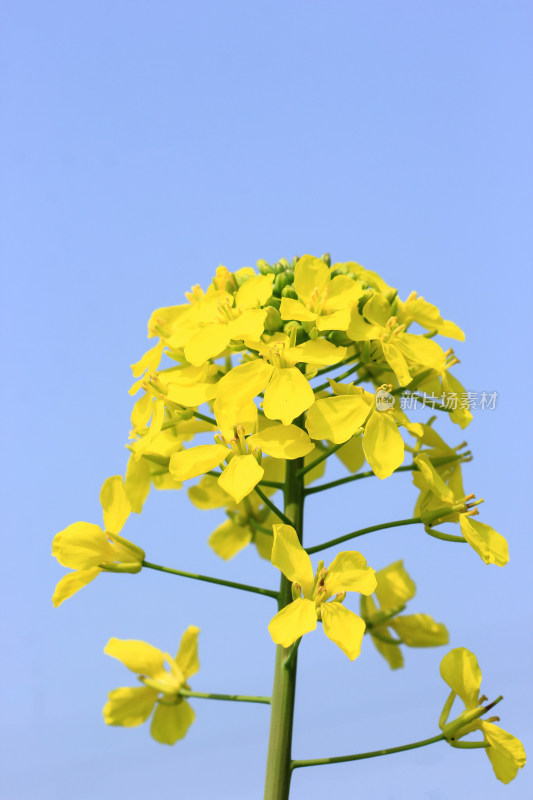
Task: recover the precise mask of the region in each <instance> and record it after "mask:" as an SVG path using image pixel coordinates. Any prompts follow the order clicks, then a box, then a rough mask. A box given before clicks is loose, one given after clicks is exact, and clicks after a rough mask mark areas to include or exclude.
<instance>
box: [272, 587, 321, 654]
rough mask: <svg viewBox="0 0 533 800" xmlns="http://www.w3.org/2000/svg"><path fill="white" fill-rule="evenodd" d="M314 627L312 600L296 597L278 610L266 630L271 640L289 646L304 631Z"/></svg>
mask: <svg viewBox="0 0 533 800" xmlns="http://www.w3.org/2000/svg"><path fill="white" fill-rule="evenodd" d="M315 628H316V611H315V604H314V603H313V602H312V600H304V599H302V598H298V600H294V601H293V602H292V603H289V605H288V606H285V608H282V609H281V611H278V613H277V614H276V616H275V617H273V618H272V619H271V620H270V623H269V625H268V630H269V632H270V635H271V637H272V641H273V642H275V643H276V644H280V645H282V647H290V646H291V644H294V642H295V641H296V639H299V638H300V636H303V635H304V633H309V632H310V631H314V630H315Z"/></svg>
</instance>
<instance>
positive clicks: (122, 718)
mask: <svg viewBox="0 0 533 800" xmlns="http://www.w3.org/2000/svg"><path fill="white" fill-rule="evenodd" d="M199 632H200V629H199V628H196V627H195V626H194V625H190V626H189V627H188V628H187V630H186V631H185V633H184V634H183V636H182V639H181V643H180V646H179V650H178V654H177V656H176V658H172V656H171V655H169V654H168V653H164V652H163V651H162V650H159V649H158V648H157V647H153V646H152V645H151V644H147V643H146V642H141V641H137V640H135V639H110V640H109V641H108V643H107V645H106V647H105V649H104V652H105V653H107V655H108V656H113V658H117V659H118V660H119V661H121V662H122V663H123V664H124V666H126V667H127V668H128V669H129V670H131V671H132V672H134V673H136V674H137V675H138V676H139V680H140V681H141V682H142V683H143V684H144V685H143V686H140V687H121V688H120V689H114V690H113V691H112V692H110V693H109V695H108V702H107V703H106V705H105V706H104V709H103V715H104V720H105V722H106V724H107V725H122V726H124V727H126V728H131V727H134V726H136V725H141V724H142V723H143V722H146V720H147V719H148V717H150V715H151V714H152V711H153V709H154V706H156V709H155V713H154V716H153V718H152V724H151V727H150V733H151V734H152V736H153V738H154V739H155V740H156V741H158V742H161V744H175V743H176V742H177V741H178V739H183V737H184V736H185V734H186V733H187V731H188V729H189V727H190V725H191V724H192V723H193V722H194V719H195V714H194V711H193V709H192V708H191V706H190V705H189V703H188V702H187V700H186V699H185V698H184V697H182V696H181V695H180V692H181V690H183V689H189V685H188V683H187V680H188V679H189V678H190V677H191V676H192V675H195V674H196V673H197V672H198V670H199V669H200V663H199V661H198V634H199ZM165 664H166V665H167V666H165Z"/></svg>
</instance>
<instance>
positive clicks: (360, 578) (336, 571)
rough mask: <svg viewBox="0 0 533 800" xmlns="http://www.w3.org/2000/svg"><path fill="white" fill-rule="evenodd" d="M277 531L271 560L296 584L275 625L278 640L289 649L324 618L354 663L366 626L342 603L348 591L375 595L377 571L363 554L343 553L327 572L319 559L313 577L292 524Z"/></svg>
mask: <svg viewBox="0 0 533 800" xmlns="http://www.w3.org/2000/svg"><path fill="white" fill-rule="evenodd" d="M273 533H274V544H273V546H272V556H271V561H272V563H273V564H274V566H275V567H277V568H278V569H279V570H281V572H282V573H283V574H284V575H285V577H286V578H287V579H288V580H289V581H291V583H292V593H293V598H294V599H293V601H292V603H289V604H288V605H287V606H285V608H282V609H281V611H279V612H278V613H277V614H276V616H275V617H274V618H273V619H272V620H271V621H270V624H269V626H268V630H269V631H270V635H271V637H272V639H273V641H274V642H275V643H276V644H280V645H282V646H283V647H289V646H290V645H291V644H293V643H294V642H295V641H296V640H297V639H299V638H300V637H301V636H303V635H304V634H305V633H309V632H310V631H313V630H314V629H315V628H316V624H317V620H320V621H321V622H322V623H323V626H324V633H325V634H326V636H327V637H328V638H329V639H331V641H332V642H335V644H336V645H338V647H340V649H341V650H342V651H343V653H345V654H346V655H347V656H348V658H349V659H350V661H353V660H354V659H356V658H357V656H358V655H359V653H360V650H361V642H362V640H363V634H364V632H365V623H364V621H363V620H362V619H361V617H359V616H358V615H357V614H354V613H353V611H350V610H349V609H347V608H345V607H344V606H343V605H342V603H343V600H344V598H345V596H346V592H360V593H361V594H366V595H369V594H372V592H373V591H374V590H375V588H376V578H375V575H374V570H373V569H372V568H371V567H369V566H367V563H366V560H365V559H364V557H363V556H362V555H361V553H357V552H354V551H344V552H342V553H338V554H337V555H336V556H335V558H334V560H333V561H332V563H331V565H330V566H329V567H328V568H327V569H326V568H325V567H324V562H323V561H320V562H319V564H318V568H317V570H316V573H314V572H313V567H312V565H311V559H310V558H309V556H308V555H307V553H306V552H305V550H304V549H303V547H302V545H301V544H300V541H299V539H298V535H297V533H296V531H295V530H294V528H293V527H292V526H290V525H274V526H273Z"/></svg>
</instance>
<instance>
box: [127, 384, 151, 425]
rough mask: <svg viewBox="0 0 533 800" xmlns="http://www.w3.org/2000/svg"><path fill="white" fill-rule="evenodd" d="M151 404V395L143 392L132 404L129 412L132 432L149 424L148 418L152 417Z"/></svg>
mask: <svg viewBox="0 0 533 800" xmlns="http://www.w3.org/2000/svg"><path fill="white" fill-rule="evenodd" d="M152 402H153V397H152V395H151V394H148V392H145V393H144V394H143V396H142V397H140V398H139V399H138V400H137V402H136V403H135V404H134V406H133V408H132V410H131V424H132V426H133V429H134V430H140V429H141V428H145V427H146V426H147V425H148V423H149V422H150V417H151V416H152Z"/></svg>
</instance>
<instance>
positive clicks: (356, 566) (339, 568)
mask: <svg viewBox="0 0 533 800" xmlns="http://www.w3.org/2000/svg"><path fill="white" fill-rule="evenodd" d="M324 585H325V587H326V589H327V591H328V592H330V593H331V594H337V593H338V592H360V593H361V594H372V592H373V591H374V590H375V588H376V575H375V572H374V570H373V569H372V567H369V566H367V563H366V558H364V556H362V555H361V553H357V552H356V551H355V550H343V551H342V552H341V553H337V555H336V556H335V558H334V559H333V561H332V562H331V564H330V565H329V567H328V571H327V575H326V579H325V581H324Z"/></svg>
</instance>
